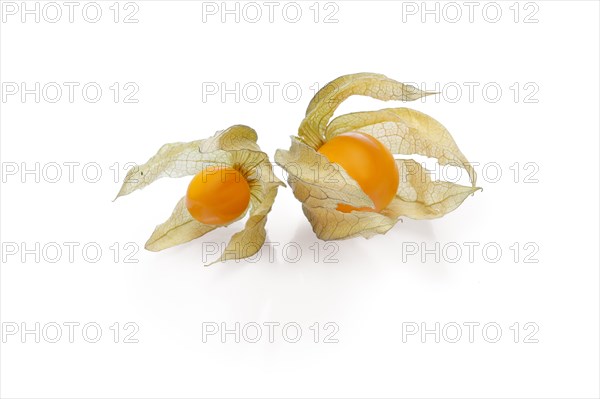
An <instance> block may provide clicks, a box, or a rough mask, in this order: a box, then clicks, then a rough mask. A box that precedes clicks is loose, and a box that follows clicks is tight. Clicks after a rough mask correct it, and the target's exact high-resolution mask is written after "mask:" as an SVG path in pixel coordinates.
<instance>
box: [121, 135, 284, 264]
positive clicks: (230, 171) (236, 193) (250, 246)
mask: <svg viewBox="0 0 600 399" xmlns="http://www.w3.org/2000/svg"><path fill="white" fill-rule="evenodd" d="M256 140H257V135H256V132H255V131H254V129H252V128H250V127H248V126H243V125H236V126H232V127H230V128H228V129H226V130H223V131H220V132H217V133H215V135H214V136H213V137H210V138H208V139H205V140H197V141H192V142H190V143H172V144H165V145H164V146H162V147H161V148H160V150H158V153H157V154H156V155H154V156H153V157H152V158H150V160H148V162H146V163H145V164H143V165H140V166H139V167H135V168H133V169H131V170H129V172H128V173H127V176H126V177H125V181H124V182H123V186H122V187H121V190H120V191H119V194H118V195H117V198H118V197H121V196H123V195H127V194H130V193H132V192H133V191H135V190H139V189H141V188H144V187H146V186H147V185H149V184H151V183H152V182H154V181H155V180H157V179H160V178H162V177H183V176H190V175H193V176H194V177H193V178H192V180H191V182H190V183H189V186H188V189H187V192H186V194H185V196H184V197H183V198H182V199H181V200H180V201H179V202H178V203H177V205H176V206H175V209H174V210H173V213H172V214H171V217H170V218H169V219H168V220H167V221H166V222H164V223H163V224H161V225H158V226H157V227H156V229H155V230H154V233H152V235H151V236H150V238H149V239H148V241H147V242H146V249H147V250H149V251H161V250H163V249H166V248H170V247H172V246H175V245H179V244H183V243H185V242H188V241H191V240H193V239H195V238H198V237H201V236H203V235H204V234H206V233H208V232H210V231H212V230H214V229H216V228H218V227H223V226H227V225H229V224H231V223H233V222H235V221H236V220H239V219H241V218H243V217H244V216H245V215H246V214H247V213H248V211H249V212H250V215H249V217H248V220H247V221H246V224H245V226H244V229H243V230H241V231H239V232H237V233H235V234H234V235H233V236H232V237H231V240H230V241H229V244H227V246H226V247H225V250H224V251H223V253H222V254H221V256H220V258H219V259H217V260H216V261H215V262H220V261H225V260H229V259H242V258H246V257H249V256H252V255H254V254H256V253H257V252H258V251H259V250H260V248H261V247H262V246H263V244H264V242H265V237H266V230H265V223H266V221H267V214H268V213H269V211H270V210H271V206H272V205H273V202H274V201H275V196H276V195H277V187H278V186H280V185H283V183H282V182H281V181H280V180H279V179H278V178H277V177H276V176H275V175H274V174H273V169H272V166H271V163H270V161H269V157H268V156H267V154H265V153H264V152H262V151H261V150H260V148H259V147H258V144H257V143H256ZM215 262H213V263H215Z"/></svg>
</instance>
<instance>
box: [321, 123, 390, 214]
mask: <svg viewBox="0 0 600 399" xmlns="http://www.w3.org/2000/svg"><path fill="white" fill-rule="evenodd" d="M318 152H319V153H321V154H323V155H325V156H326V157H327V159H329V161H330V162H334V163H337V164H338V165H340V166H341V167H342V168H343V169H344V170H345V171H346V172H347V173H348V174H349V175H350V177H352V178H353V179H354V180H356V182H357V183H358V185H359V186H360V188H361V189H362V190H363V191H364V192H365V194H367V195H368V196H369V198H371V200H372V201H373V204H374V205H375V208H374V209H373V208H368V207H361V208H356V207H353V206H350V205H346V204H339V205H338V207H337V209H338V210H339V211H342V212H351V211H353V210H358V211H375V212H379V211H381V210H382V209H385V207H387V206H388V205H389V204H390V202H392V199H394V196H395V195H396V191H397V190H398V182H399V180H400V178H399V175H398V168H397V167H396V162H395V160H394V156H393V155H392V153H391V152H390V151H389V150H388V149H387V147H385V146H384V145H383V144H382V143H381V142H380V141H379V140H377V139H376V138H375V137H373V136H370V135H368V134H364V133H357V132H350V133H343V134H339V135H337V136H335V137H333V138H332V139H331V140H329V141H327V142H326V143H325V144H323V145H322V146H321V147H320V148H319V150H318Z"/></svg>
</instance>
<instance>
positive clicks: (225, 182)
mask: <svg viewBox="0 0 600 399" xmlns="http://www.w3.org/2000/svg"><path fill="white" fill-rule="evenodd" d="M249 203H250V186H249V185H248V181H247V180H246V178H244V176H242V174H241V173H240V172H239V171H237V170H236V169H233V168H230V167H207V168H204V169H203V170H202V171H200V172H199V173H198V174H197V175H196V176H194V178H193V179H192V181H191V182H190V185H189V186H188V189H187V194H186V196H185V205H186V207H187V209H188V211H189V212H190V214H191V215H192V217H193V218H194V219H196V220H197V221H199V222H202V223H205V224H212V225H221V224H225V223H228V222H231V221H233V220H235V219H237V218H238V217H239V216H240V215H241V214H242V213H243V212H244V211H245V210H246V209H247V208H248V204H249Z"/></svg>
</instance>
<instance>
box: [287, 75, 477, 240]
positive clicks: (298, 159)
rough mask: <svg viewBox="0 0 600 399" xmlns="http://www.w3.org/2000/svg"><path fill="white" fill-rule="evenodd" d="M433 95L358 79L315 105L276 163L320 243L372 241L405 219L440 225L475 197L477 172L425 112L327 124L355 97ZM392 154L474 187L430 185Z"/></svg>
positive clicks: (326, 91) (357, 116)
mask: <svg viewBox="0 0 600 399" xmlns="http://www.w3.org/2000/svg"><path fill="white" fill-rule="evenodd" d="M429 94H433V93H429V92H424V91H421V90H419V89H417V88H415V87H413V86H410V85H405V84H403V83H400V82H397V81H395V80H392V79H389V78H387V77H386V76H383V75H379V74H373V73H359V74H354V75H346V76H342V77H340V78H338V79H335V80H334V81H332V82H330V83H329V84H327V85H326V86H324V87H323V88H322V89H321V90H320V91H319V92H318V93H317V94H316V95H315V97H314V98H313V99H312V100H311V102H310V104H309V105H308V109H307V110H306V116H305V118H304V120H302V122H301V124H300V127H299V129H298V136H297V137H296V136H292V146H291V148H290V149H289V150H288V151H284V150H277V153H276V154H275V161H276V162H277V164H279V165H280V166H281V167H283V168H284V169H285V170H286V171H287V174H288V182H289V184H290V186H291V187H292V188H293V190H294V195H295V196H296V198H297V199H298V200H300V201H301V202H302V209H303V211H304V214H305V215H306V217H307V218H308V220H309V222H310V223H311V225H312V227H313V230H314V232H315V234H316V235H317V237H319V238H320V239H323V240H338V239H345V238H351V237H355V236H363V237H366V238H369V237H371V236H373V235H375V234H383V233H385V232H387V231H388V230H389V229H390V228H392V226H394V224H396V222H397V221H398V220H399V218H400V217H401V216H406V217H409V218H412V219H432V218H438V217H441V216H444V215H445V214H447V213H448V212H451V211H453V210H454V209H456V208H457V207H458V206H459V205H460V204H461V203H462V202H463V201H464V200H465V199H466V198H467V197H468V196H469V195H470V194H472V193H474V192H475V191H477V190H478V188H477V187H476V186H475V185H476V179H477V177H476V174H475V171H474V170H473V168H472V166H471V165H470V164H469V162H468V161H467V159H466V158H465V156H464V155H463V154H462V152H461V151H460V150H459V149H458V146H457V145H456V143H455V142H454V140H453V139H452V136H451V135H450V133H449V132H448V131H447V130H446V129H445V128H444V126H442V125H441V124H440V123H439V122H437V121H436V120H434V119H433V118H431V117H430V116H428V115H425V114H424V113H422V112H419V111H415V110H412V109H408V108H387V109H382V110H379V111H370V112H356V113H350V114H345V115H341V116H339V117H337V118H335V119H333V120H332V121H330V119H331V117H332V116H333V114H334V112H335V110H336V109H337V108H338V106H339V105H340V104H341V103H342V102H343V101H344V100H346V99H347V98H348V97H350V96H353V95H362V96H369V97H373V98H376V99H379V100H384V101H389V100H400V101H413V100H417V99H419V98H421V97H424V96H426V95H429ZM394 154H402V155H423V156H426V157H431V158H436V159H437V161H438V163H439V164H440V165H442V166H443V165H452V166H457V167H459V168H461V170H464V171H466V173H467V174H468V176H469V179H470V181H471V186H461V185H458V184H454V183H450V182H446V181H437V180H432V179H431V177H430V175H429V174H428V173H427V171H426V170H425V169H424V168H423V167H422V166H421V164H419V163H417V162H416V161H414V160H411V159H395V158H394Z"/></svg>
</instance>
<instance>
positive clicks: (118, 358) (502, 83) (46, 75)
mask: <svg viewBox="0 0 600 399" xmlns="http://www.w3.org/2000/svg"><path fill="white" fill-rule="evenodd" d="M466 3H468V2H466ZM474 3H476V4H475V5H474V6H473V5H468V4H465V2H454V3H444V2H428V3H427V4H424V3H422V2H401V1H398V2H394V1H381V2H378V1H374V2H366V1H336V2H321V3H317V2H312V1H310V2H271V3H269V2H253V3H244V2H227V3H222V2H201V1H175V2H166V1H134V2H120V3H115V2H112V1H108V2H104V1H99V2H96V3H93V4H91V3H90V2H80V3H77V5H76V6H74V8H73V9H70V8H69V7H70V6H67V5H65V4H64V3H61V2H58V3H53V4H52V5H50V6H48V3H47V2H27V3H26V5H24V4H25V3H21V2H8V1H2V2H1V3H0V5H1V7H2V25H1V27H0V36H1V37H0V80H1V81H2V103H1V104H0V106H1V110H0V145H1V149H0V157H1V164H2V187H1V208H0V211H1V218H0V220H1V241H2V266H1V269H0V273H1V283H0V284H1V285H0V289H1V290H0V292H1V293H0V299H1V302H0V311H1V314H0V319H1V322H2V342H1V343H0V345H1V355H0V366H1V367H0V396H1V397H7V398H49V397H61V398H84V397H85V398H87V397H90V398H91V397H98V398H99V397H102V398H109V397H111V398H112V397H115V398H116V397H118V398H129V397H131V398H167V397H180V398H192V397H426V398H430V397H436V398H438V397H439V398H445V397H556V398H563V397H582V398H592V397H598V395H599V394H600V392H599V377H598V375H600V370H599V340H598V337H599V319H598V317H599V316H598V315H599V313H600V311H599V271H598V270H599V269H598V264H599V258H598V242H599V231H598V226H599V214H598V211H599V209H598V204H599V198H598V191H599V190H598V186H599V181H600V179H599V176H598V172H599V165H598V159H599V140H598V132H599V120H598V109H600V104H599V97H598V95H599V83H600V82H599V76H598V71H599V67H600V65H599V57H598V52H599V48H600V44H599V35H598V32H599V12H600V9H599V4H598V3H597V2H594V1H580V2H577V1H575V2H566V1H564V2H563V1H537V2H520V3H517V2H492V3H490V2H474ZM36 4H37V6H36ZM90 4H91V5H90ZM449 4H450V5H449ZM22 7H29V8H28V10H33V11H31V12H32V13H29V14H28V13H27V12H25V11H26V10H24V9H23V8H22ZM36 7H37V8H36ZM471 7H473V8H471ZM36 10H37V11H36ZM84 10H85V11H84ZM98 10H100V14H97V12H98ZM228 10H229V11H228ZM428 10H433V11H429V12H428ZM498 10H500V13H499V14H498V13H497V12H498ZM69 11H72V13H71V14H69ZM57 12H60V15H61V17H60V18H59V17H58V15H59V14H57ZM36 13H37V15H36ZM457 13H459V14H457ZM459 15H460V17H459ZM70 17H71V18H72V22H70V21H69V18H70ZM36 18H38V19H39V22H36V21H35V19H36ZM23 19H24V20H25V21H24V22H23ZM96 19H97V22H91V21H94V20H96ZM236 19H237V21H236ZM436 19H437V20H436ZM54 20H56V22H53V21H54ZM136 20H137V22H135V21H136ZM115 21H116V22H115ZM126 21H127V22H126ZM355 72H377V73H383V74H385V75H387V76H389V77H391V78H393V79H397V80H399V81H403V82H412V83H413V84H417V85H418V86H419V87H421V86H422V87H424V88H427V89H429V90H437V91H440V92H441V94H440V95H438V96H437V97H429V98H427V99H424V100H423V101H421V100H418V101H415V102H411V103H401V102H389V103H385V102H379V101H376V100H372V99H368V98H363V97H353V98H351V99H349V100H348V101H347V102H346V103H344V104H343V105H342V107H341V108H340V109H339V110H338V112H337V113H336V115H339V114H341V113H347V112H353V111H359V110H375V109H380V108H385V107H400V106H406V107H411V108H415V109H418V110H420V111H423V112H426V113H427V114H429V115H431V116H433V117H434V118H436V119H437V120H439V121H440V122H442V123H443V124H444V125H445V126H446V127H447V128H448V129H449V131H450V132H451V133H452V135H453V137H454V139H455V140H456V142H457V143H458V145H459V147H460V148H461V150H462V151H463V153H464V154H465V155H466V156H467V158H468V159H469V160H470V161H472V162H474V163H476V164H479V165H478V166H477V167H476V170H477V172H478V174H479V181H478V184H479V185H480V186H481V187H483V191H482V192H478V193H476V194H475V195H474V196H472V197H469V198H467V200H466V201H465V202H464V203H463V205H462V206H461V207H460V208H458V209H457V210H456V211H454V212H452V213H450V214H449V215H447V216H445V217H444V218H442V219H437V220H431V221H413V220H408V219H405V220H404V222H403V223H398V225H396V226H395V227H394V228H393V230H391V231H390V232H388V233H387V234H386V235H382V236H378V237H375V238H372V239H370V240H364V239H361V238H357V239H352V240H348V241H340V242H334V243H329V244H328V243H326V242H322V241H319V240H317V239H316V237H315V236H314V234H313V233H312V230H311V227H310V225H309V223H308V222H307V220H306V219H305V217H304V215H303V214H302V210H301V207H300V204H299V202H298V201H296V199H295V198H294V197H293V195H292V193H291V190H290V189H289V187H288V188H281V189H280V190H279V195H278V197H277V199H276V202H275V205H274V207H273V210H272V212H271V213H270V215H269V220H268V224H267V230H268V237H267V240H268V241H269V242H270V243H272V244H271V245H270V246H269V247H268V248H270V249H266V250H264V251H262V252H261V257H260V258H259V259H257V260H256V261H254V262H247V261H244V262H238V263H236V262H229V263H224V264H215V265H213V266H211V267H208V268H207V267H204V266H203V264H204V263H205V262H206V261H209V260H213V259H214V258H215V257H216V256H217V255H210V256H207V255H206V252H210V251H213V250H214V248H215V245H216V246H219V245H222V244H223V243H225V242H227V240H228V237H229V235H230V234H232V233H233V232H235V231H237V229H238V228H240V227H241V224H236V225H235V226H231V227H229V228H228V229H225V230H223V231H218V232H215V233H213V234H210V235H207V236H205V237H204V238H201V239H198V240H195V241H192V242H190V243H188V244H185V245H182V246H180V247H177V248H173V249H169V250H166V251H163V252H159V253H152V252H147V251H145V250H144V249H143V244H144V242H145V241H146V239H147V238H148V237H149V235H150V234H151V232H152V230H153V229H154V227H155V226H156V225H157V224H159V223H162V222H163V221H164V220H165V219H166V218H167V217H168V216H169V215H170V212H171V211H172V209H173V207H174V205H175V203H176V202H177V200H178V199H179V198H181V196H182V195H183V193H184V192H185V188H186V187H187V182H188V181H189V178H182V179H173V180H169V179H163V180H160V181H158V182H156V183H154V184H153V185H152V186H150V187H148V188H146V189H144V190H142V191H140V192H136V193H134V194H132V195H130V196H127V197H124V198H120V199H119V200H117V201H115V202H112V199H113V198H114V196H115V195H116V193H117V192H118V190H119V187H120V184H121V181H122V179H123V177H124V175H125V172H126V170H127V168H128V167H129V165H131V163H142V162H145V161H146V160H147V159H148V158H149V157H150V156H152V155H154V154H155V152H156V151H157V150H158V148H159V147H160V146H161V145H162V144H164V143H168V142H176V141H192V140H196V139H199V138H204V137H208V136H210V135H212V134H213V133H214V132H215V131H217V130H221V129H224V128H226V127H228V126H231V125H234V124H240V123H241V124H246V125H249V126H252V127H253V128H254V129H256V130H257V132H258V134H259V144H260V146H261V147H262V149H263V150H264V151H265V152H267V153H268V154H270V156H273V154H274V152H275V150H276V149H277V148H288V147H289V144H290V139H289V136H290V135H293V134H295V133H296V131H297V127H298V124H299V123H300V121H301V119H302V117H303V116H304V112H305V110H306V106H307V105H308V102H309V101H310V99H311V97H312V96H313V95H314V93H315V90H316V88H318V87H322V86H323V85H324V84H326V83H327V82H328V81H330V80H332V79H334V78H336V77H338V76H340V75H344V74H348V73H355ZM36 83H37V84H39V89H36V87H37V86H36ZM23 85H24V86H23ZM57 87H58V89H57ZM98 88H100V90H101V92H98V91H97V89H98ZM15 90H17V91H16V92H15ZM23 90H29V92H27V91H25V93H23ZM57 90H58V91H57ZM59 94H60V97H59ZM36 96H38V97H39V98H36ZM36 100H39V102H36ZM96 100H97V101H96ZM276 173H277V174H278V176H282V173H281V169H280V168H279V167H276ZM15 248H16V250H15ZM84 248H85V250H84ZM98 249H99V250H100V251H101V252H100V253H96V251H97V250H98ZM71 250H72V252H71ZM498 250H499V251H500V252H498ZM457 251H458V252H457ZM204 258H206V259H204ZM36 323H38V324H36ZM115 323H118V324H115ZM128 323H129V324H128ZM236 323H239V324H236ZM265 323H266V324H265ZM277 323H278V324H277ZM315 323H318V325H317V324H315ZM36 325H37V327H36ZM237 325H239V335H240V337H239V341H240V342H236V336H235V334H234V333H230V334H225V335H223V334H222V332H223V331H222V330H223V328H226V329H229V330H235V329H236V326H237ZM36 328H37V329H38V332H39V334H38V333H36V332H35V330H36ZM270 328H272V329H273V330H272V331H274V333H273V336H272V339H271V340H270V339H269V332H270V331H271V330H270ZM23 329H28V330H34V332H30V333H27V332H25V333H24V331H23ZM215 329H218V331H216V332H215ZM284 329H285V332H284ZM415 329H416V330H415ZM436 329H437V330H438V334H437V337H436V333H435V332H432V333H426V334H422V333H423V330H434V331H435V330H436ZM257 331H260V332H261V333H262V336H261V337H260V338H259V339H256V340H257V341H258V342H256V343H253V342H251V341H253V340H255V339H254V338H255V337H256V334H257ZM298 331H300V332H301V334H302V335H301V336H300V337H298V338H297V342H296V343H292V342H290V341H294V340H295V339H296V335H297V334H296V333H297V332H298ZM70 332H72V333H73V334H70ZM97 332H101V334H102V335H101V336H98V337H97V334H96V333H97ZM117 332H118V334H117ZM212 332H215V333H214V334H211V333H212ZM316 332H318V334H317V333H316ZM425 332H427V331H425ZM471 332H472V334H470V333H471ZM58 333H61V334H62V335H61V336H60V337H57V334H58ZM457 333H461V334H462V335H461V336H460V337H458V336H457ZM498 333H499V334H501V335H498ZM36 335H37V337H36ZM70 335H71V336H70ZM36 339H39V341H40V342H39V343H38V342H36ZM436 339H437V340H439V342H436ZM52 341H57V342H56V343H53V342H52ZM71 341H72V342H71ZM89 341H97V342H95V343H93V342H89ZM115 341H116V342H115ZM135 341H137V342H135ZM222 341H225V342H222ZM270 341H273V342H270ZM315 341H317V342H315ZM453 341H457V342H455V343H454V342H453ZM493 341H496V342H493Z"/></svg>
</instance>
